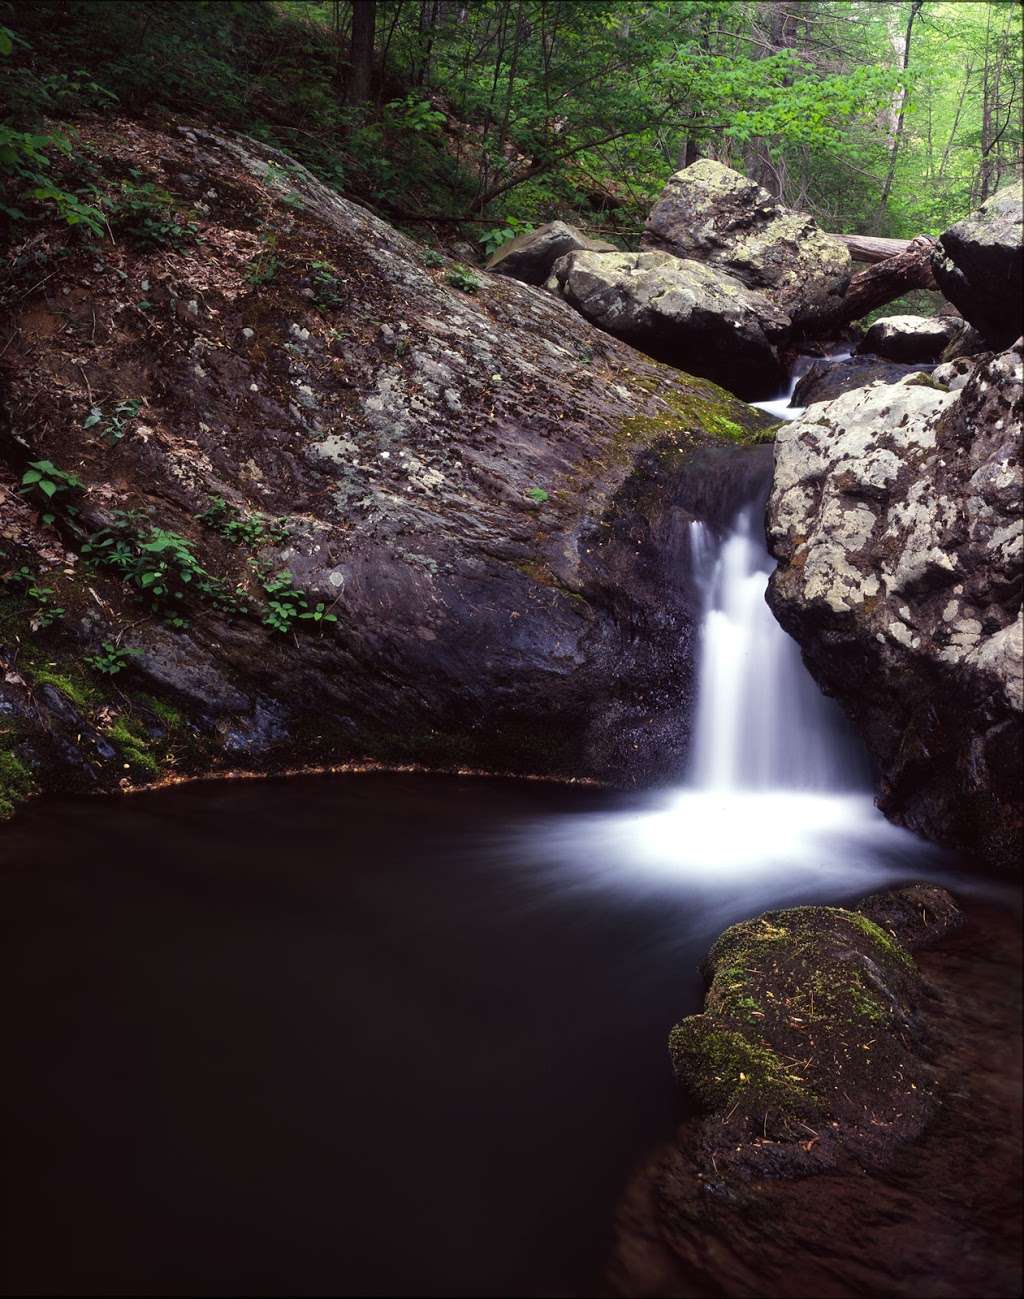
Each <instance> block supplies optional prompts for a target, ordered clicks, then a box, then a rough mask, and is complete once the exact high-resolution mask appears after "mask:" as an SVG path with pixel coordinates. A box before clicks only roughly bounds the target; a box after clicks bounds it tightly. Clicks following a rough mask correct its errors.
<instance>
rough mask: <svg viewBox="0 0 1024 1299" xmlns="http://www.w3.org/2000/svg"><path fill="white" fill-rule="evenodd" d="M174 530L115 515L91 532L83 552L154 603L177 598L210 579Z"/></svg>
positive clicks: (127, 516)
mask: <svg viewBox="0 0 1024 1299" xmlns="http://www.w3.org/2000/svg"><path fill="white" fill-rule="evenodd" d="M192 545H193V543H192V542H191V541H189V540H188V539H187V538H186V537H182V536H179V535H178V533H176V532H169V531H168V530H167V529H166V528H155V527H153V526H152V525H150V527H149V528H148V530H147V531H143V530H142V529H141V528H140V526H139V523H138V519H137V516H135V515H132V514H116V515H115V516H114V521H113V524H112V525H111V526H110V527H109V528H101V529H100V530H99V531H97V532H94V533H93V534H92V536H91V537H90V538H89V540H88V541H87V542H85V544H84V545H83V546H82V554H83V555H85V556H87V557H88V558H89V559H90V560H91V561H92V562H93V563H94V564H96V565H97V566H98V567H101V568H112V569H114V570H115V571H116V572H117V573H119V574H120V575H121V577H122V578H123V579H124V580H125V581H126V582H127V583H128V584H129V586H132V587H134V588H135V590H136V591H137V593H138V594H139V595H141V596H145V597H147V598H148V599H149V600H150V601H151V602H152V603H153V604H154V605H160V604H162V603H163V602H165V601H167V600H180V599H182V598H183V597H184V595H185V590H186V588H188V587H190V586H191V585H192V584H193V583H195V584H196V585H197V587H199V586H200V584H201V583H202V582H203V581H205V580H208V579H209V574H208V573H207V571H206V569H205V568H203V566H202V565H201V564H200V563H199V560H198V559H197V558H196V556H195V554H194V553H193V550H192Z"/></svg>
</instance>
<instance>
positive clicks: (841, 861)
mask: <svg viewBox="0 0 1024 1299" xmlns="http://www.w3.org/2000/svg"><path fill="white" fill-rule="evenodd" d="M765 486H766V484H765ZM762 508H763V506H762V505H761V504H758V503H754V502H748V503H747V504H746V505H744V506H743V507H742V508H741V509H740V510H739V511H738V513H737V514H736V516H735V518H734V521H733V523H732V525H731V526H730V527H729V529H728V530H727V531H726V532H725V533H724V534H722V533H719V532H716V531H715V530H714V529H712V528H711V527H710V526H709V525H708V524H705V523H698V522H694V523H692V524H691V525H690V530H689V541H690V560H691V563H692V565H693V571H694V577H695V580H696V583H697V588H698V590H699V592H700V593H701V596H702V600H703V612H702V619H701V641H700V651H699V659H698V671H697V682H696V684H697V700H696V712H695V717H694V725H693V730H692V739H691V751H690V760H689V767H688V772H687V777H686V780H685V783H684V784H682V785H681V786H679V787H677V788H676V789H675V790H674V791H672V792H671V793H669V794H664V793H662V794H660V795H656V796H653V797H652V799H651V801H650V802H649V803H648V805H647V806H646V807H641V808H633V809H631V810H624V811H621V812H616V813H611V814H605V815H599V816H591V817H586V818H566V819H565V820H563V821H561V822H560V823H559V825H558V826H557V828H553V827H552V826H551V825H549V824H545V827H544V830H543V837H544V842H545V844H546V846H547V847H548V848H550V846H551V844H552V843H553V842H555V843H557V845H558V848H559V852H560V853H561V855H562V858H563V860H565V861H571V862H572V863H573V868H574V869H575V870H577V871H579V872H580V873H581V875H582V876H583V877H584V878H585V879H587V880H588V881H589V882H591V883H594V884H597V885H599V886H604V885H605V884H606V883H607V882H608V881H612V882H613V883H615V884H618V883H620V882H621V881H622V880H623V878H624V877H623V871H624V870H625V871H626V878H628V879H629V880H631V881H632V883H633V884H634V885H635V884H636V883H637V881H638V880H641V879H643V880H647V881H649V883H648V884H647V885H645V887H658V884H656V883H655V881H659V882H660V881H666V880H668V881H682V880H686V881H687V887H692V886H693V885H694V884H695V883H696V882H697V881H700V882H701V887H702V888H706V889H707V890H708V893H709V897H710V896H719V895H720V890H721V889H723V888H724V887H725V883H724V881H725V880H726V879H728V880H731V881H732V883H733V886H735V883H736V882H737V881H738V880H740V879H742V880H743V881H744V890H745V891H744V894H743V899H744V901H743V902H742V903H741V905H744V906H746V905H748V904H749V903H750V901H751V899H752V898H754V897H755V896H757V894H758V893H759V892H763V893H764V894H765V896H768V895H769V894H770V896H771V897H773V898H774V899H775V900H776V903H777V901H778V899H779V898H780V897H781V896H783V895H784V893H785V891H786V890H789V891H790V892H791V894H792V895H793V896H801V895H806V893H807V891H808V890H810V891H813V890H814V889H819V888H822V887H825V885H826V883H827V882H828V881H831V882H832V883H831V885H830V886H831V887H834V884H835V881H836V880H839V879H841V880H842V881H843V882H844V884H848V885H849V886H850V887H851V888H857V887H868V886H870V885H875V884H877V883H879V882H880V881H881V880H883V879H886V878H894V877H900V876H901V875H905V873H906V871H907V869H908V868H909V869H917V868H918V867H919V865H920V864H921V863H922V862H924V861H926V860H928V858H929V853H930V851H931V850H930V849H929V848H928V847H927V846H926V845H924V844H923V843H922V841H921V840H918V839H916V838H915V836H913V835H911V834H910V833H909V832H908V831H906V830H901V829H899V828H898V827H897V826H894V825H891V824H890V823H889V822H887V821H886V820H885V818H884V817H883V816H882V815H881V813H880V812H879V811H878V810H877V808H876V807H875V806H874V803H873V801H872V796H871V787H870V778H869V771H868V766H867V760H866V757H865V755H864V754H863V752H862V750H861V748H860V745H859V743H858V742H857V740H856V738H855V737H854V736H853V735H852V732H851V731H850V729H849V727H848V725H847V723H846V721H845V719H844V718H843V716H842V714H841V713H840V711H839V709H838V707H837V706H836V705H835V703H834V702H833V701H832V700H830V699H828V698H826V696H825V695H823V694H822V693H821V691H820V690H819V689H818V687H817V685H816V684H815V683H814V681H813V680H812V678H811V676H810V674H809V673H808V671H807V669H806V668H805V667H804V665H803V662H802V660H801V658H800V651H799V648H798V646H797V644H796V642H795V641H793V640H792V639H791V638H790V637H789V636H788V635H787V634H786V632H785V631H783V629H782V627H781V626H780V625H779V624H778V623H777V622H776V621H775V618H774V616H773V614H772V612H771V610H770V608H769V607H768V604H767V603H766V601H765V590H766V588H767V585H768V579H769V577H770V575H771V571H772V568H773V563H772V560H771V558H770V556H769V554H768V550H767V546H766V544H765V541H764V536H763V532H762V529H761V517H762ZM727 896H728V897H729V898H730V899H732V900H734V901H735V900H736V897H737V895H735V894H734V893H728V894H727ZM730 905H731V903H730Z"/></svg>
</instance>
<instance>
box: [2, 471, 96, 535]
mask: <svg viewBox="0 0 1024 1299" xmlns="http://www.w3.org/2000/svg"><path fill="white" fill-rule="evenodd" d="M83 487H84V484H83V482H82V480H81V479H80V478H79V477H78V476H77V475H76V474H73V473H71V472H70V471H69V470H67V469H59V468H58V467H57V466H56V465H55V464H54V463H53V461H52V460H30V461H29V465H28V468H27V469H26V470H25V472H24V473H23V474H22V476H21V486H20V487H19V488H18V490H19V492H21V494H22V495H23V496H26V497H28V499H29V500H31V501H32V502H33V504H36V505H38V506H40V508H41V512H40V519H41V520H42V522H43V523H46V524H50V523H53V522H54V520H55V519H56V518H57V513H58V510H61V511H63V513H64V514H65V515H68V516H73V515H74V514H75V513H77V511H76V509H75V507H74V506H73V505H70V504H68V503H67V501H66V500H65V499H64V498H65V497H69V496H71V495H73V494H74V493H75V492H77V491H80V490H81V489H82V488H83ZM40 498H41V499H40ZM51 506H52V508H50V507H51Z"/></svg>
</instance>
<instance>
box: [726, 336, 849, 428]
mask: <svg viewBox="0 0 1024 1299" xmlns="http://www.w3.org/2000/svg"><path fill="white" fill-rule="evenodd" d="M852 355H853V353H852V352H843V351H840V352H832V353H830V354H829V356H828V358H827V359H828V360H829V361H831V362H832V364H833V365H835V364H836V363H837V362H839V361H848V360H849V359H850V357H851V356H852ZM821 359H822V358H821V357H817V356H806V355H804V354H803V353H801V355H800V356H798V357H797V358H796V361H795V362H794V364H793V369H792V371H791V372H790V376H789V379H788V381H787V383H786V389H785V392H780V393H778V394H777V395H776V396H774V397H770V398H769V399H768V400H767V401H752V402H751V403H750V404H751V406H756V407H757V409H758V410H763V411H764V412H765V414H766V415H773V416H774V417H775V418H776V419H786V420H791V419H799V418H800V416H801V415H802V414H803V413H804V411H805V410H806V409H807V408H806V406H794V405H793V404H792V402H793V394H794V393H795V392H796V386H797V384H798V383H799V382H800V380H801V379H802V378H803V377H804V375H805V374H806V373H807V371H808V370H809V369H810V368H811V366H812V365H813V364H814V362H815V361H818V360H821Z"/></svg>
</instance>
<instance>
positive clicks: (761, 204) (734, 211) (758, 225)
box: [641, 158, 852, 327]
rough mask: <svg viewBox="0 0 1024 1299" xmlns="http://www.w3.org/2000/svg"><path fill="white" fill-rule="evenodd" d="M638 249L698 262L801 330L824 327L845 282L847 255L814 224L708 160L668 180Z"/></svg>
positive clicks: (849, 269) (848, 271)
mask: <svg viewBox="0 0 1024 1299" xmlns="http://www.w3.org/2000/svg"><path fill="white" fill-rule="evenodd" d="M641 247H643V248H645V249H661V250H662V251H665V252H669V253H673V254H675V256H676V257H682V258H687V259H691V260H693V261H697V262H702V263H704V264H705V265H707V266H708V267H714V268H716V269H718V270H721V271H724V272H725V273H726V274H728V275H730V276H732V277H734V278H735V279H737V280H739V281H740V282H741V283H742V284H743V285H745V286H746V287H747V288H748V289H752V290H756V291H758V292H759V293H763V294H765V295H766V297H768V298H769V299H770V301H771V302H772V303H773V305H774V306H775V308H776V309H781V310H782V311H784V312H785V313H786V315H787V316H788V317H789V318H790V319H791V320H792V321H793V323H794V325H796V326H799V327H804V326H810V325H812V324H813V323H814V322H815V321H816V320H818V319H827V318H828V316H829V313H830V312H831V311H833V310H834V309H835V307H836V306H837V304H838V303H839V302H840V301H841V299H842V296H843V293H844V292H845V290H846V286H847V284H848V283H849V281H850V275H851V272H852V263H851V261H850V254H849V252H848V250H847V248H846V247H845V245H844V244H842V243H841V242H840V241H839V240H838V239H833V238H832V236H831V235H828V234H826V233H825V232H824V231H823V230H821V229H819V227H818V225H817V223H816V222H815V221H814V219H813V218H812V217H809V216H807V215H806V214H804V213H802V212H794V211H793V210H792V209H790V208H787V207H785V206H784V205H783V204H782V203H780V202H779V200H778V199H776V198H773V197H772V195H771V194H769V193H768V191H767V190H765V189H762V188H761V186H760V185H758V184H757V183H756V182H755V181H752V180H749V179H748V178H747V177H746V176H742V175H740V173H739V172H737V171H733V170H732V169H731V168H730V167H726V166H724V165H723V164H722V163H720V162H715V161H714V160H713V159H711V158H702V159H700V161H698V162H695V163H692V164H691V165H690V166H689V167H686V168H684V169H683V170H682V171H677V172H676V173H675V175H674V176H671V177H670V178H669V180H668V182H667V183H666V185H665V188H664V189H663V190H662V192H661V195H660V197H659V198H658V201H657V202H656V203H655V205H654V207H653V208H652V209H651V213H650V215H649V216H648V218H647V222H646V225H645V229H644V235H643V239H642V241H641Z"/></svg>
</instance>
